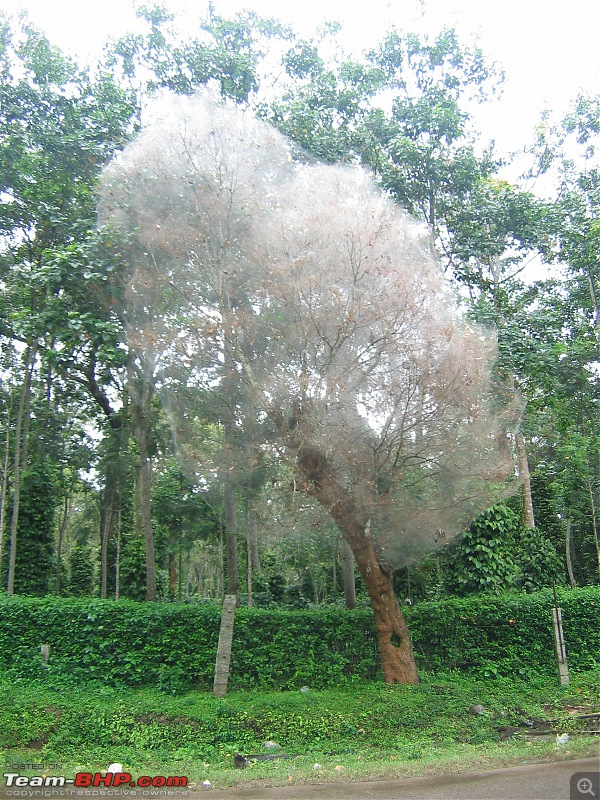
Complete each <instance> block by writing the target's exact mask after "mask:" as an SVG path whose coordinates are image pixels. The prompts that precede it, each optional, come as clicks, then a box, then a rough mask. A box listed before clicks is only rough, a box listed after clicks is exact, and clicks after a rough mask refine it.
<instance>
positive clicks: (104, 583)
mask: <svg viewBox="0 0 600 800" xmlns="http://www.w3.org/2000/svg"><path fill="white" fill-rule="evenodd" d="M104 494H105V498H106V500H107V502H106V503H105V505H104V508H103V509H102V514H101V519H102V523H101V527H100V598H101V599H102V600H105V599H106V595H107V591H108V588H107V587H108V543H109V542H110V540H111V538H112V532H113V522H114V508H113V503H114V494H113V491H112V489H105V492H104Z"/></svg>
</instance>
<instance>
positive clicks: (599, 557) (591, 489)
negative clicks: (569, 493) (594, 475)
mask: <svg viewBox="0 0 600 800" xmlns="http://www.w3.org/2000/svg"><path fill="white" fill-rule="evenodd" d="M587 485H588V492H589V494H590V506H591V509H592V532H593V534H594V544H595V545H596V561H597V562H598V582H599V583H600V540H599V539H598V520H597V518H596V503H595V501H594V487H593V485H592V482H591V480H590V479H589V478H588V479H587Z"/></svg>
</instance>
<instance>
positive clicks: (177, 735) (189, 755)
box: [0, 670, 600, 788]
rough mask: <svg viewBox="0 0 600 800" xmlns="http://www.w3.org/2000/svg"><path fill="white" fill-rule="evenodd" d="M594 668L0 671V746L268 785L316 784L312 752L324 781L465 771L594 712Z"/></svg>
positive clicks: (68, 766) (526, 752) (521, 752)
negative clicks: (186, 680)
mask: <svg viewBox="0 0 600 800" xmlns="http://www.w3.org/2000/svg"><path fill="white" fill-rule="evenodd" d="M599 679H600V676H599V674H598V670H596V671H595V672H590V673H587V674H584V675H579V676H574V680H573V682H572V684H571V686H570V687H566V688H565V687H559V686H558V685H557V684H556V683H554V685H551V684H550V683H549V682H548V681H547V680H540V681H527V682H525V681H522V680H519V679H511V680H510V681H507V680H493V681H490V680H489V679H473V678H469V677H466V676H459V675H456V674H454V675H449V674H443V673H442V674H436V675H431V676H428V677H427V678H426V680H425V681H424V683H423V684H422V685H421V686H418V687H401V686H395V687H384V686H382V685H381V684H374V683H358V684H356V685H355V686H352V687H343V688H335V689H326V690H322V691H319V690H314V689H310V691H308V692H299V691H293V692H292V691H290V692H286V693H281V692H264V691H261V692H258V691H243V692H231V693H230V694H228V696H227V697H225V698H222V699H216V698H214V697H212V696H210V695H208V694H200V693H199V692H189V693H186V694H184V695H182V696H179V697H172V696H171V697H169V696H168V695H167V694H166V693H164V692H160V691H157V690H156V689H136V690H132V689H122V688H121V689H117V690H115V689H109V688H106V687H102V686H98V685H97V684H87V685H86V686H82V687H62V688H60V689H52V688H51V687H49V686H48V685H44V684H43V683H39V682H34V683H33V684H29V685H24V684H22V683H20V682H16V683H15V682H13V683H7V682H1V683H0V689H1V691H2V696H3V703H2V706H1V707H0V751H2V750H4V751H5V753H6V756H7V763H8V761H9V759H10V762H12V763H17V762H24V763H31V762H32V761H35V762H37V761H42V760H43V762H44V763H50V762H54V763H61V764H62V765H63V767H62V769H63V770H65V774H66V775H68V776H71V775H73V774H74V773H75V772H76V771H78V770H79V771H80V770H81V765H82V764H85V765H86V769H88V770H90V771H92V772H94V771H96V770H98V771H104V770H105V769H106V765H107V764H108V763H110V762H111V761H112V760H113V758H114V757H115V754H117V755H118V757H119V760H120V761H121V763H123V764H124V766H125V769H126V770H127V771H129V772H131V773H132V774H133V775H138V774H142V775H153V774H164V775H187V776H188V777H189V778H190V780H191V781H192V782H193V783H194V784H200V783H202V782H203V781H204V780H206V779H207V778H208V779H209V780H210V781H211V783H212V784H213V786H214V787H215V788H218V787H220V786H222V785H225V784H226V783H235V784H239V783H240V782H241V781H251V780H256V779H257V778H261V777H262V778H264V779H266V780H268V782H269V785H271V784H272V783H281V784H284V785H289V776H290V775H291V776H293V780H294V782H297V781H301V782H304V781H307V782H311V783H312V782H314V777H315V771H314V769H313V764H314V763H315V761H318V762H319V763H320V764H321V765H322V770H321V772H320V778H321V779H324V780H331V779H333V778H336V779H337V780H339V779H340V774H339V773H340V770H339V769H338V770H337V771H335V770H334V767H335V766H336V765H340V764H342V765H344V772H343V776H344V779H346V780H354V779H355V778H360V777H362V778H363V779H364V778H366V777H369V776H371V777H376V776H378V775H380V776H381V775H385V774H387V776H388V777H400V776H404V777H406V775H407V774H412V773H413V771H414V770H415V768H416V769H417V770H428V769H433V770H434V771H436V772H439V768H440V764H445V765H447V768H448V769H458V770H461V771H465V770H466V769H467V768H468V766H469V764H471V763H474V764H476V765H478V766H480V765H481V763H482V760H483V761H484V762H485V763H486V765H488V766H490V765H491V763H490V757H491V758H497V759H500V760H501V763H502V762H504V763H506V760H507V759H511V758H512V759H518V760H519V761H522V760H523V758H527V759H528V760H529V759H532V758H534V757H539V756H543V755H547V754H549V753H550V752H551V749H550V748H554V746H555V745H554V741H552V742H551V743H550V748H548V747H546V748H545V747H544V745H543V744H539V743H538V742H535V743H534V744H532V743H531V742H527V743H526V745H525V744H522V745H521V746H520V747H519V746H518V739H519V738H520V737H515V738H516V740H513V741H511V742H501V743H498V739H499V738H500V737H499V731H500V729H502V728H506V726H509V725H514V726H523V727H526V726H528V725H531V722H532V720H536V721H538V722H542V723H544V722H546V724H549V725H553V726H557V727H559V728H560V729H561V730H572V729H573V727H572V726H573V723H572V721H571V720H570V719H569V714H568V710H569V706H571V707H572V706H577V707H578V708H583V709H585V710H588V711H590V712H593V711H597V710H598V708H599V707H600V706H599V705H598V682H599ZM474 705H483V709H484V711H483V713H481V714H474V713H472V712H471V711H470V709H471V708H472V707H473V706H474ZM82 707H83V708H85V714H82V713H81V709H82ZM578 738H579V737H578ZM581 738H582V739H583V737H581ZM266 740H274V741H275V742H277V743H278V744H279V745H280V746H281V748H282V752H284V753H286V754H296V755H297V757H296V758H295V759H294V760H292V761H290V760H288V759H285V760H283V759H282V760H281V762H280V764H279V765H278V764H275V763H273V762H272V761H271V762H266V763H264V762H263V763H261V762H258V763H256V764H252V765H251V767H249V768H248V770H246V771H245V772H243V773H240V772H239V771H237V770H234V769H233V759H232V755H233V754H234V753H236V752H242V753H248V754H249V753H261V752H264V749H265V748H264V742H265V741H266ZM584 747H585V746H584ZM587 747H588V749H590V745H589V744H588V745H587ZM33 748H37V749H38V752H37V753H36V755H35V757H33V755H32V749H33ZM39 748H42V751H41V753H40V752H39ZM569 751H571V748H569ZM579 752H581V751H579ZM586 754H587V753H586V752H585V751H584V752H581V755H586ZM157 767H159V769H157ZM19 771H21V770H19Z"/></svg>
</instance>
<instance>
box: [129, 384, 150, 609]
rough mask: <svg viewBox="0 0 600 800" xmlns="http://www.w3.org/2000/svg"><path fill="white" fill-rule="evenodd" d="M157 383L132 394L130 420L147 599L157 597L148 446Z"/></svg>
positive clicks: (138, 522)
mask: <svg viewBox="0 0 600 800" xmlns="http://www.w3.org/2000/svg"><path fill="white" fill-rule="evenodd" d="M153 393H154V387H153V386H152V384H151V382H150V381H144V383H143V386H142V388H141V394H140V397H135V396H134V397H132V404H131V421H132V423H133V429H134V433H135V439H136V442H137V447H138V457H139V461H138V468H137V475H136V496H137V509H136V512H137V513H136V529H137V530H136V533H137V534H138V536H143V538H144V546H145V551H146V600H148V601H150V602H153V601H154V600H156V560H155V555H154V533H153V531H152V507H151V497H152V465H151V462H150V451H149V446H148V434H149V427H150V408H151V402H152V395H153Z"/></svg>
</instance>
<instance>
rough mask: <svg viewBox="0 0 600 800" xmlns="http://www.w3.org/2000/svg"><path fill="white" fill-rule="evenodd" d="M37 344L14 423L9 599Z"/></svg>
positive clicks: (31, 349) (29, 354)
mask: <svg viewBox="0 0 600 800" xmlns="http://www.w3.org/2000/svg"><path fill="white" fill-rule="evenodd" d="M37 347H38V343H37V341H35V342H34V343H33V344H32V345H30V346H29V347H28V348H27V355H26V357H25V377H24V379H23V386H22V387H21V397H20V399H19V407H18V409H17V419H16V422H15V453H14V470H13V508H12V517H11V521H10V557H9V561H8V580H7V586H6V594H7V595H8V596H9V597H10V596H11V595H12V594H13V593H14V589H15V570H16V566H17V529H18V524H19V495H20V490H21V472H22V471H23V470H24V469H25V467H26V466H27V430H28V425H27V418H28V417H29V406H30V401H31V379H32V374H33V367H34V365H35V357H36V353H37Z"/></svg>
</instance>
